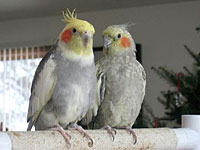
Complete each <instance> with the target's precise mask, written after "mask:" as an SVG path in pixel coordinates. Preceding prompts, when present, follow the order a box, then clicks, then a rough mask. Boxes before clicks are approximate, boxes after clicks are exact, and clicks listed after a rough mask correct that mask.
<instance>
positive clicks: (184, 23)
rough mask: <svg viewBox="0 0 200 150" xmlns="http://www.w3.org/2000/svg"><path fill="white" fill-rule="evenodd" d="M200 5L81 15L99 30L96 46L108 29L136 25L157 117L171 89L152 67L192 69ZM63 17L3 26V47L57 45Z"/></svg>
mask: <svg viewBox="0 0 200 150" xmlns="http://www.w3.org/2000/svg"><path fill="white" fill-rule="evenodd" d="M199 8H200V2H199V1H196V2H184V3H175V4H164V5H155V6H145V7H134V8H128V9H115V10H107V11H97V12H88V13H81V14H79V15H78V16H79V18H83V19H87V20H88V21H90V22H91V23H92V24H94V26H95V28H96V35H95V41H94V45H95V46H101V45H102V38H101V32H102V30H103V29H105V27H106V26H107V25H110V24H121V23H127V22H129V21H131V22H134V23H136V25H135V26H132V27H131V28H130V31H131V33H132V35H133V37H134V38H135V41H136V42H137V43H141V44H142V53H143V54H142V55H143V58H142V59H143V65H144V68H145V70H146V72H147V89H146V98H145V100H146V102H147V103H148V104H150V105H151V107H152V108H153V110H154V113H155V114H156V116H162V115H163V108H162V107H161V104H160V103H158V102H157V97H158V96H159V95H160V90H162V89H166V88H168V87H169V86H168V85H167V84H166V82H164V81H162V80H160V79H159V77H158V76H156V75H155V73H154V72H153V71H152V70H151V67H152V66H155V67H157V66H161V65H167V66H168V67H169V68H172V69H174V70H176V71H181V70H182V66H184V65H186V66H190V65H191V63H192V59H191V58H190V57H189V55H188V54H187V53H186V51H185V50H184V48H183V45H184V44H187V45H188V46H189V47H191V48H192V50H194V51H196V52H199V48H200V42H199V35H198V34H197V33H196V31H195V30H194V29H195V27H196V26H198V25H200V9H199ZM77 10H78V8H77ZM60 20H61V16H52V17H45V18H32V19H26V20H12V21H7V22H1V23H0V47H13V46H19V45H44V44H51V43H53V42H54V40H55V39H56V37H57V36H58V34H59V32H60V31H61V30H62V28H63V26H64V23H63V22H61V21H60Z"/></svg>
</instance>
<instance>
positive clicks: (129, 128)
mask: <svg viewBox="0 0 200 150" xmlns="http://www.w3.org/2000/svg"><path fill="white" fill-rule="evenodd" d="M125 129H126V131H128V132H129V133H130V134H131V135H132V136H133V140H134V144H136V143H137V136H136V134H135V132H134V130H133V129H132V128H131V127H126V128H125Z"/></svg>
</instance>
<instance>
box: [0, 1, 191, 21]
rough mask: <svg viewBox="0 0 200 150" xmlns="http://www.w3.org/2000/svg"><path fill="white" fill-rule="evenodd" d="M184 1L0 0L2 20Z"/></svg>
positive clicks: (0, 17)
mask: <svg viewBox="0 0 200 150" xmlns="http://www.w3.org/2000/svg"><path fill="white" fill-rule="evenodd" d="M183 1H191V0H0V21H5V20H10V19H21V18H32V17H44V16H53V15H60V14H61V11H62V10H65V9H66V8H69V9H73V8H77V11H78V12H88V11H97V10H105V9H113V8H128V7H135V6H144V5H155V4H164V3H174V2H183Z"/></svg>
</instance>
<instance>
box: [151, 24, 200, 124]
mask: <svg viewBox="0 0 200 150" xmlns="http://www.w3.org/2000/svg"><path fill="white" fill-rule="evenodd" d="M196 30H197V31H200V27H198V28H196ZM184 48H185V49H186V51H187V52H188V53H189V55H190V56H191V57H192V58H193V59H194V63H193V64H192V68H193V69H192V70H189V69H188V68H187V67H186V66H184V67H183V69H184V71H183V72H181V78H180V84H181V89H180V93H181V95H182V98H181V101H182V102H183V104H181V105H180V106H179V105H177V103H176V102H177V96H178V94H179V93H178V91H177V82H178V80H179V78H178V75H177V74H178V73H177V72H175V71H173V70H170V69H168V68H167V67H158V68H155V67H152V70H154V71H155V73H156V74H157V75H159V76H160V77H161V78H163V79H164V80H166V81H167V82H168V83H169V84H170V85H171V86H173V87H174V90H168V91H161V95H162V98H160V97H158V101H159V102H160V103H161V104H162V105H164V106H165V109H166V112H165V114H166V117H163V118H159V120H161V121H176V122H177V123H178V124H180V123H181V115H183V114H200V54H196V53H194V52H193V51H191V50H190V48H189V47H187V46H186V45H185V46H184Z"/></svg>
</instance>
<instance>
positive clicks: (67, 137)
mask: <svg viewBox="0 0 200 150" xmlns="http://www.w3.org/2000/svg"><path fill="white" fill-rule="evenodd" d="M57 130H58V131H59V132H60V133H61V135H62V136H63V137H64V139H65V141H66V143H67V145H68V146H69V148H71V143H70V139H71V135H69V134H68V133H67V132H66V131H65V130H64V129H63V128H62V127H60V126H59V125H57Z"/></svg>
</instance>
